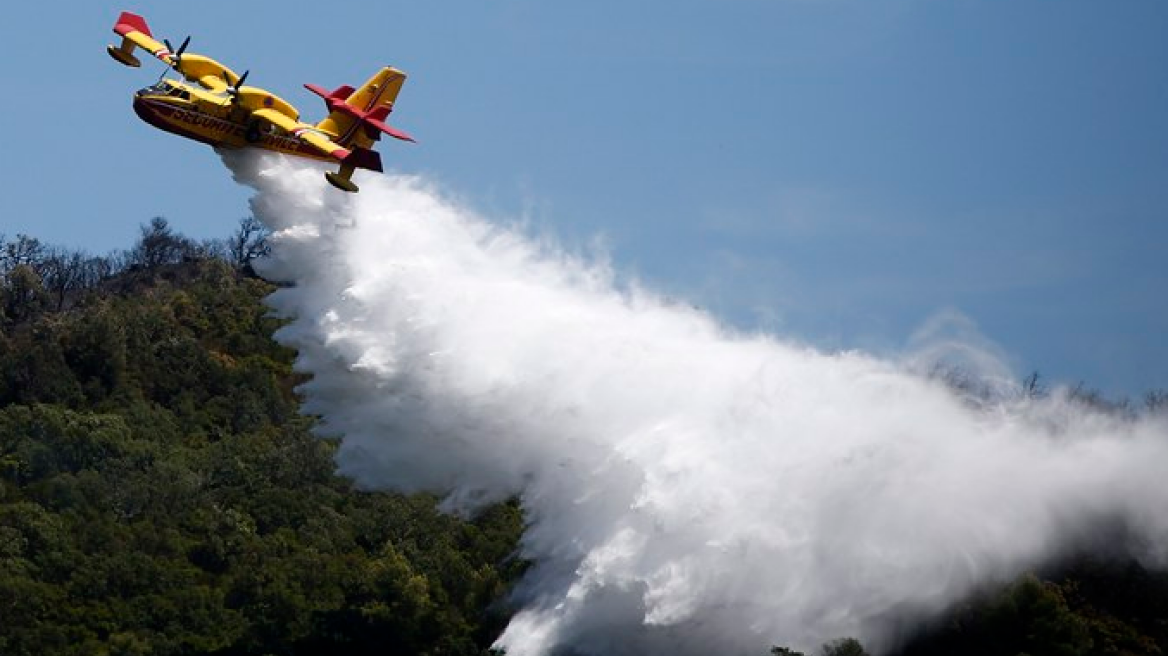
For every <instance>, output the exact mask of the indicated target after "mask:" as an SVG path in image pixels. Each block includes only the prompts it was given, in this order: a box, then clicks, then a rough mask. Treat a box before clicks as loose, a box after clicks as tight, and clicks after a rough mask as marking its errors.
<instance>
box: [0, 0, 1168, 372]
mask: <svg viewBox="0 0 1168 656" xmlns="http://www.w3.org/2000/svg"><path fill="white" fill-rule="evenodd" d="M328 6H329V7H332V8H334V9H331V10H330V9H326V6H325V5H324V4H322V3H307V2H299V1H293V2H268V1H263V0H260V1H252V0H249V1H248V2H219V1H215V0H209V1H206V2H201V3H173V2H161V1H140V2H134V3H126V4H113V3H103V2H89V1H85V2H81V1H80V0H75V1H73V2H63V3H62V2H57V3H17V4H16V5H15V6H13V7H8V8H6V20H5V21H4V22H3V25H0V37H2V38H0V49H2V50H0V52H2V54H3V55H4V57H5V60H6V61H8V62H9V65H8V75H7V76H6V85H5V88H6V90H5V91H4V92H3V93H4V95H5V97H4V100H5V102H3V103H0V118H2V120H3V123H4V125H6V126H8V128H7V129H5V130H4V131H3V132H2V133H0V140H2V143H3V151H2V152H3V153H4V156H3V159H2V160H0V167H2V170H0V189H2V190H3V194H4V198H5V201H6V202H5V210H4V213H3V215H0V216H2V218H0V232H3V233H5V234H7V235H9V236H12V235H14V234H16V233H20V232H24V233H28V234H32V235H34V236H37V237H39V238H41V239H42V240H44V241H47V242H50V243H57V244H63V245H68V246H74V247H84V248H86V249H88V250H90V251H92V252H96V253H103V252H106V251H108V250H111V249H115V248H122V247H126V246H128V245H129V244H130V243H132V241H133V239H134V238H135V236H136V234H137V230H138V226H139V224H141V223H143V222H146V221H148V220H149V219H150V218H151V217H153V216H165V217H167V218H168V219H169V220H170V221H171V222H172V223H173V224H174V225H175V226H176V227H177V228H178V229H179V230H181V231H182V232H184V233H186V234H188V235H191V236H195V237H213V236H222V235H226V234H227V233H229V232H230V231H231V229H232V228H233V226H234V225H235V223H236V221H237V220H238V219H239V218H241V217H242V216H245V215H246V214H247V212H248V210H247V205H246V199H247V196H248V195H247V193H246V192H245V191H244V190H243V189H240V188H239V187H237V186H236V185H235V184H234V183H233V182H231V180H230V177H229V176H228V174H227V172H226V170H225V169H224V168H223V167H222V166H221V165H220V164H219V162H218V159H217V157H216V156H215V155H214V154H213V153H212V152H211V151H210V150H209V149H208V148H206V147H205V146H201V145H199V144H195V143H193V142H186V141H183V140H181V139H178V138H176V137H172V136H169V135H165V134H162V133H160V132H157V131H156V130H154V129H152V128H150V127H149V126H147V125H146V124H144V123H142V122H141V121H139V120H138V119H137V117H135V116H134V114H133V113H132V111H131V109H130V95H131V94H132V92H133V91H134V90H135V89H136V88H138V87H141V86H145V85H146V84H147V83H149V82H151V81H152V80H153V79H154V78H155V77H156V76H157V75H158V74H159V73H161V71H162V68H161V65H160V64H159V65H158V66H153V65H151V64H149V63H148V64H147V65H145V66H144V67H143V68H142V69H137V70H135V69H128V68H124V67H122V66H119V65H117V64H116V63H115V62H114V61H113V60H112V59H110V58H109V57H108V56H106V55H105V53H104V52H103V50H104V46H105V44H107V43H114V42H115V40H116V37H115V35H114V34H113V33H112V32H111V31H110V30H111V27H112V25H113V22H114V19H115V18H116V17H117V15H118V13H119V11H121V10H122V9H130V10H133V11H136V12H138V13H141V14H143V15H144V16H145V17H146V18H147V20H148V21H149V22H150V24H151V27H152V28H153V30H154V32H155V34H156V35H157V36H168V37H169V38H170V39H171V40H172V41H175V42H177V41H178V40H181V39H182V38H183V37H185V36H186V35H188V34H191V35H193V37H194V38H193V40H192V44H191V51H192V52H201V53H203V54H207V55H211V56H213V57H215V58H217V59H220V60H221V61H223V62H224V63H226V64H228V65H230V66H232V67H233V68H235V69H236V70H238V71H240V72H242V71H243V70H244V69H250V70H251V77H249V78H248V82H249V83H253V84H256V85H258V86H264V87H267V88H269V89H271V90H272V91H275V92H276V93H279V94H280V95H282V96H284V97H285V98H286V99H288V100H289V101H291V102H293V103H294V104H296V105H297V106H298V107H299V108H300V109H301V111H302V112H303V113H304V115H305V117H306V118H308V119H313V120H315V119H316V118H318V117H319V116H321V114H322V111H321V110H322V109H323V105H321V104H320V101H319V100H318V99H316V98H315V97H313V96H311V95H310V94H309V93H308V92H306V91H304V90H303V89H302V88H301V87H300V85H301V84H302V83H304V82H314V83H317V84H320V85H322V86H325V87H329V88H332V87H335V86H338V85H340V84H343V83H349V84H358V83H360V82H361V81H363V80H364V79H365V78H366V77H368V75H369V74H371V73H372V72H373V71H374V70H375V69H376V68H378V67H379V66H381V65H383V64H392V65H395V66H397V67H399V68H401V69H403V70H405V71H406V72H407V73H409V74H410V79H409V81H408V82H407V83H406V87H405V89H404V91H403V92H402V95H401V97H400V98H399V101H398V108H397V111H396V112H395V114H394V122H395V123H396V124H398V125H399V126H401V127H403V128H404V129H406V130H408V131H410V132H411V133H412V134H414V135H415V136H417V137H418V139H419V142H420V143H419V144H418V145H416V146H415V145H408V144H406V145H399V144H397V143H389V144H385V146H384V147H383V148H382V150H383V151H384V153H385V159H386V161H387V162H389V163H392V165H393V166H395V167H396V168H397V169H398V170H401V171H406V172H414V173H421V174H424V175H426V176H428V177H431V178H433V179H435V180H437V181H439V182H440V183H442V184H443V185H444V186H445V187H446V189H447V190H448V191H449V192H450V193H452V194H454V195H457V196H459V197H461V198H463V199H465V200H466V201H467V202H468V203H469V204H470V205H472V206H474V207H476V208H478V209H479V210H481V211H482V212H484V213H485V214H487V215H489V216H493V217H497V218H499V219H501V220H510V219H514V218H518V217H524V218H526V219H528V220H530V221H531V222H532V224H533V225H534V226H536V227H537V229H539V230H543V231H546V232H550V233H552V234H555V235H558V236H559V237H560V238H561V239H562V240H563V241H564V242H566V243H567V244H569V245H570V246H573V247H576V246H578V247H580V248H584V247H586V245H587V244H588V243H590V242H591V241H592V240H594V239H595V238H596V237H597V236H598V235H600V236H602V237H603V240H604V242H605V243H606V244H607V246H608V248H609V249H610V251H611V255H612V259H613V262H614V264H615V266H616V267H617V268H618V270H620V271H622V272H624V273H626V274H628V275H630V276H635V277H637V278H639V279H640V280H642V281H644V283H645V284H646V285H647V286H649V287H652V288H655V289H659V290H661V291H663V292H664V293H666V294H668V295H671V296H674V297H677V298H680V299H686V300H688V301H689V302H692V303H694V304H695V305H699V306H702V307H706V308H709V309H710V310H711V311H712V312H714V313H715V314H717V315H719V316H721V317H723V318H724V319H726V320H727V321H728V322H730V323H733V324H735V325H737V326H741V327H747V328H750V327H764V328H767V329H769V330H773V331H775V332H777V333H779V334H781V335H787V336H791V337H794V338H797V339H800V340H803V341H807V342H810V343H812V344H816V345H819V346H822V347H824V348H828V349H840V348H863V349H867V350H872V351H875V352H895V351H897V350H898V349H901V348H903V347H905V345H906V344H908V343H909V341H910V338H911V336H912V334H913V333H914V331H916V330H917V329H918V328H919V327H921V326H922V325H924V324H925V323H926V322H927V321H928V320H929V318H930V317H932V316H935V315H936V314H938V313H941V312H948V311H957V312H959V313H961V314H963V315H965V316H966V317H968V318H969V319H970V320H972V321H973V322H974V323H975V324H976V325H977V326H978V328H979V330H980V331H981V333H983V334H984V335H985V336H986V337H988V338H989V339H991V340H993V341H994V342H996V343H998V344H999V345H1000V346H1001V347H1002V349H1003V350H1004V352H1005V353H1006V354H1007V355H1008V356H1009V359H1010V362H1011V364H1012V366H1013V367H1014V368H1015V369H1016V370H1017V371H1018V373H1019V375H1023V374H1025V373H1027V372H1029V371H1031V370H1035V369H1037V370H1039V371H1040V372H1042V374H1043V375H1044V376H1045V377H1047V378H1048V379H1050V380H1053V381H1062V382H1067V383H1072V384H1073V383H1075V382H1077V381H1080V380H1082V381H1085V382H1086V383H1087V384H1088V385H1090V386H1094V387H1098V388H1101V389H1103V390H1104V391H1107V392H1112V393H1128V394H1132V395H1139V394H1141V393H1142V392H1143V391H1146V390H1148V389H1150V388H1157V387H1160V388H1164V387H1168V339H1165V335H1166V334H1168V303H1166V301H1165V298H1166V296H1165V289H1168V260H1166V258H1165V248H1166V246H1168V125H1166V121H1168V39H1166V38H1165V35H1166V34H1168V3H1164V2H1162V1H1160V0H1124V1H1122V2H1114V1H1112V2H1104V1H1102V0H1099V1H1091V2H1089V1H1085V0H1060V1H1059V2H1054V1H1053V0H1043V1H1038V0H1009V1H1006V0H1001V1H997V2H992V1H988V0H985V1H974V0H879V1H877V0H863V1H861V0H721V1H712V0H711V1H695V0H672V1H670V2H664V1H642V2H633V1H627V0H626V1H624V2H617V1H611V0H591V1H589V2H573V3H568V2H546V1H537V0H514V1H509V0H502V1H497V2H484V1H481V0H480V1H465V0H445V1H441V0H439V1H434V2H425V3H420V2H419V3H382V2H351V3H334V4H330V5H328ZM336 8H339V9H336Z"/></svg>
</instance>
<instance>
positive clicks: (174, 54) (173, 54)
mask: <svg viewBox="0 0 1168 656" xmlns="http://www.w3.org/2000/svg"><path fill="white" fill-rule="evenodd" d="M162 42H163V43H165V44H166V49H167V50H169V51H170V58H171V59H173V60H174V64H173V66H174V67H175V68H178V63H179V61H181V60H182V54H183V53H184V52H186V49H187V46H189V45H191V37H189V36H188V37H187V38H186V39H184V40H183V42H182V45H181V46H179V47H178V50H175V49H174V46H172V45H170V40H169V39H163V40H162Z"/></svg>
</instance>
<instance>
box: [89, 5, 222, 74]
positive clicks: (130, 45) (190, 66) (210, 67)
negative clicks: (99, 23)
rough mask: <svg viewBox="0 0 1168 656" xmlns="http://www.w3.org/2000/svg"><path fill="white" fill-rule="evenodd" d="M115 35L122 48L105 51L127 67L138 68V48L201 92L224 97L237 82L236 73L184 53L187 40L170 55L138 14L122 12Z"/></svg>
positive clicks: (115, 26)
mask: <svg viewBox="0 0 1168 656" xmlns="http://www.w3.org/2000/svg"><path fill="white" fill-rule="evenodd" d="M114 32H115V33H116V34H118V35H120V36H121V37H122V45H121V47H119V48H115V47H113V46H110V47H109V48H108V50H109V53H110V56H112V57H113V58H114V59H116V60H118V61H119V62H121V63H123V64H126V65H128V66H138V65H139V62H138V59H137V58H136V57H134V55H133V51H134V47H135V46H137V47H139V48H141V49H143V50H145V51H146V52H149V53H150V54H151V55H154V56H155V57H156V58H158V59H159V60H161V61H162V62H164V63H165V64H166V65H167V66H170V67H171V68H173V69H174V70H176V71H178V72H179V73H182V75H183V77H185V78H186V79H187V80H188V81H190V82H196V83H198V84H199V85H200V86H202V87H203V88H204V89H208V90H210V91H213V92H215V93H223V92H225V91H226V90H227V87H228V86H232V85H235V84H238V82H239V75H237V74H236V73H235V71H233V70H231V69H230V68H227V67H226V66H224V65H223V64H220V63H219V62H217V61H215V60H214V59H211V58H210V57H204V56H203V55H196V54H194V53H190V54H187V53H184V51H185V50H186V46H187V44H188V43H190V38H189V37H188V38H187V40H186V41H183V43H182V45H181V46H179V47H178V50H177V51H175V52H171V50H170V46H168V45H167V44H165V43H163V42H161V41H159V40H157V39H155V38H154V35H153V34H152V33H151V32H150V26H149V25H147V24H146V19H145V18H142V17H141V16H139V15H138V14H133V13H130V12H128V11H123V12H122V15H121V16H118V21H117V22H116V23H114Z"/></svg>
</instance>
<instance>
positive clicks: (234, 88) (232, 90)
mask: <svg viewBox="0 0 1168 656" xmlns="http://www.w3.org/2000/svg"><path fill="white" fill-rule="evenodd" d="M250 72H251V71H250V70H248V71H244V72H243V75H240V76H239V79H238V80H236V81H235V84H234V85H232V84H231V78H229V77H227V71H223V81H224V82H226V83H227V95H229V96H231V100H232V101H233V102H234V101H235V99H236V98H238V97H239V89H240V88H241V87H242V86H243V81H244V80H246V79H247V74H248V73H250Z"/></svg>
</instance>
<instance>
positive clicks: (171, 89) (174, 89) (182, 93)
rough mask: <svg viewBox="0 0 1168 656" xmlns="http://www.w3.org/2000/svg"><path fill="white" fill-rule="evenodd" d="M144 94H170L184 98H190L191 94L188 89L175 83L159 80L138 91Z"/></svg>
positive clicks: (173, 96)
mask: <svg viewBox="0 0 1168 656" xmlns="http://www.w3.org/2000/svg"><path fill="white" fill-rule="evenodd" d="M138 95H142V96H170V97H172V98H181V99H183V100H190V99H191V94H190V92H189V91H187V90H186V89H183V88H182V87H178V86H175V85H171V84H167V83H165V82H159V83H158V84H153V85H151V86H148V87H146V88H145V89H142V90H141V91H139V92H138Z"/></svg>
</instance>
